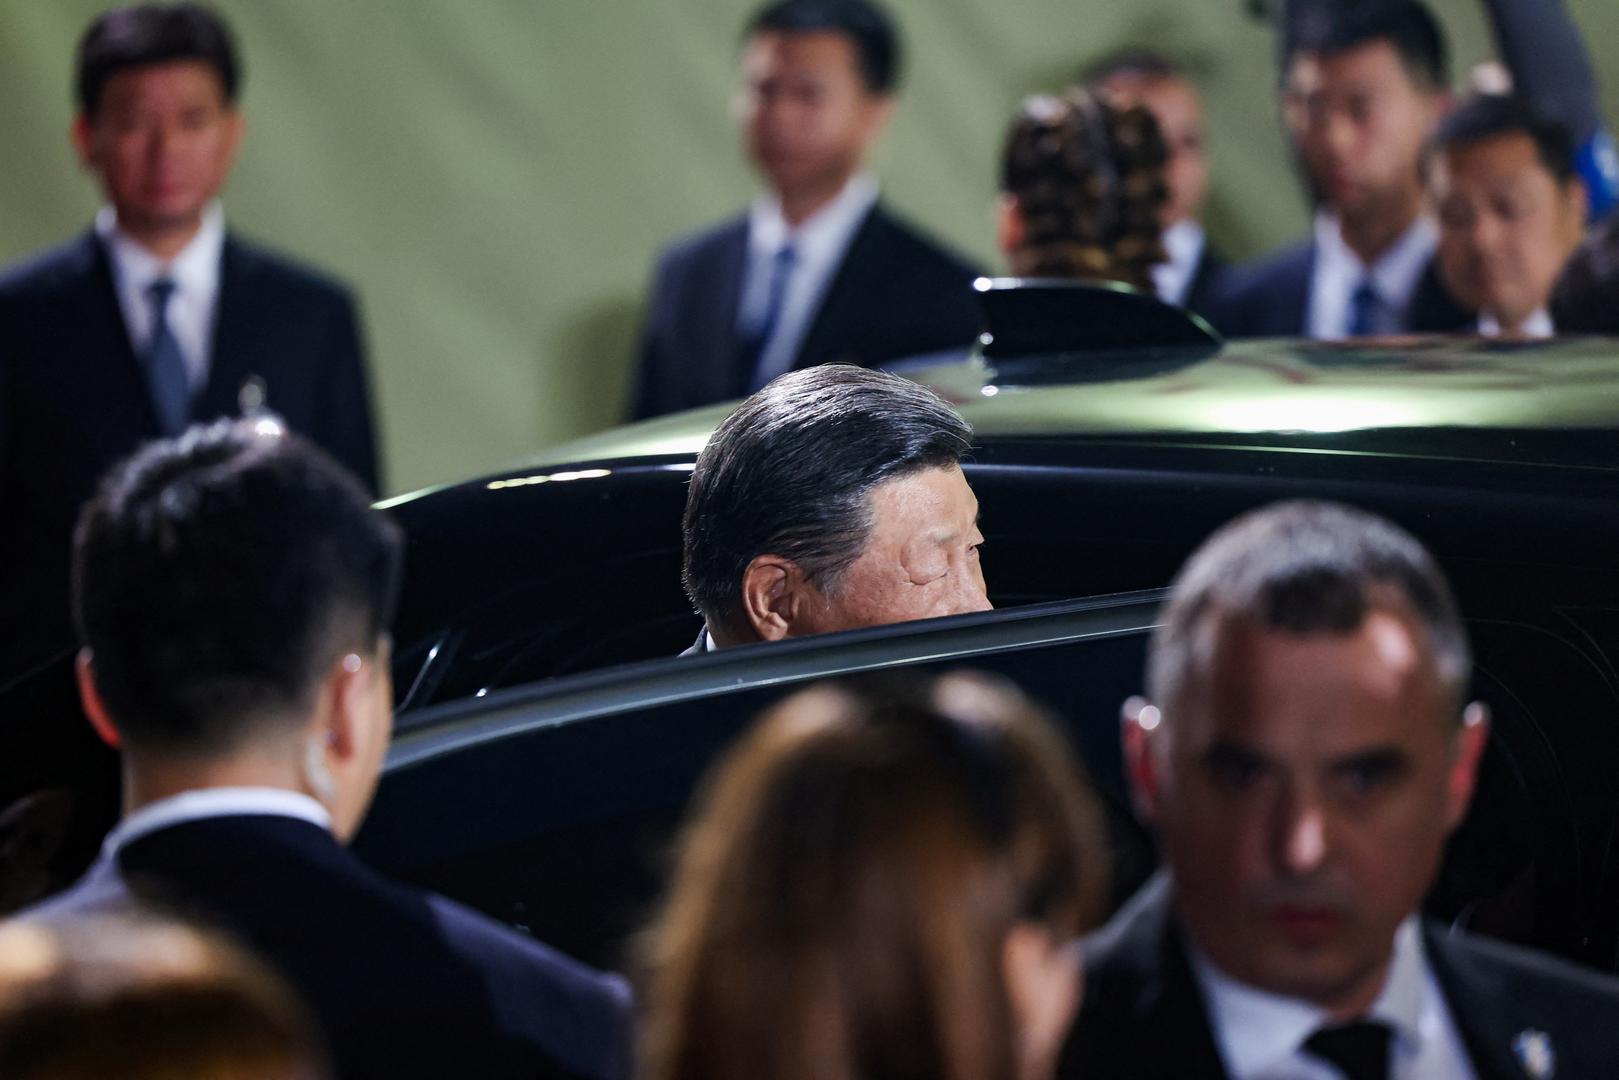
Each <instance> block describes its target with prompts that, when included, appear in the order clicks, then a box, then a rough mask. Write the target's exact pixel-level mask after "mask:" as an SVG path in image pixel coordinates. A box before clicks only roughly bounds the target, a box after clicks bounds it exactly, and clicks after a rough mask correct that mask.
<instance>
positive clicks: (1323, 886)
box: [1059, 502, 1619, 1080]
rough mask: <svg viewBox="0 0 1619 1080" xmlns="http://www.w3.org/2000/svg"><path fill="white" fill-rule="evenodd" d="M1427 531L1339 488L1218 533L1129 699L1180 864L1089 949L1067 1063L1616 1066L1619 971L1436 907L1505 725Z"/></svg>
mask: <svg viewBox="0 0 1619 1080" xmlns="http://www.w3.org/2000/svg"><path fill="white" fill-rule="evenodd" d="M1470 666H1471V664H1470V660H1469V656H1468V647H1467V639H1466V634H1465V632H1464V630H1463V627H1462V622H1461V618H1460V616H1459V615H1458V613H1457V610H1456V605H1455V603H1454V601H1453V600H1452V599H1451V595H1450V589H1449V587H1448V586H1447V585H1446V583H1445V580H1444V577H1443V575H1442V574H1441V573H1440V572H1439V568H1438V567H1437V565H1435V563H1434V560H1433V559H1432V557H1431V556H1430V555H1429V554H1428V553H1427V552H1426V551H1424V550H1423V548H1422V545H1421V544H1419V543H1418V542H1417V541H1416V540H1415V539H1414V538H1413V537H1411V536H1410V535H1409V534H1407V533H1406V532H1404V531H1403V530H1401V529H1399V528H1397V527H1396V526H1394V525H1392V524H1390V523H1389V522H1387V521H1383V520H1382V519H1380V518H1376V517H1373V516H1372V515H1370V514H1367V513H1364V512H1362V511H1359V510H1355V509H1352V508H1350V507H1347V506H1338V505H1334V504H1331V503H1322V502H1293V503H1282V504H1279V505H1276V506H1271V507H1267V508H1265V509H1262V510H1257V511H1254V512H1252V513H1250V514H1246V515H1244V516H1243V517H1240V518H1238V519H1237V520H1236V521H1234V522H1232V523H1230V524H1229V525H1227V526H1225V527H1224V528H1222V529H1220V530H1219V531H1218V532H1216V533H1215V534H1214V536H1213V537H1211V538H1210V539H1209V540H1208V541H1207V542H1205V543H1204V544H1203V546H1202V547H1201V548H1199V549H1198V551H1197V552H1196V553H1195V554H1194V555H1193V556H1192V558H1191V559H1190V560H1189V561H1188V562H1187V564H1186V566H1185V568H1184V569H1183V570H1182V571H1181V573H1180V575H1179V576H1178V577H1177V578H1176V580H1175V584H1174V586H1173V588H1172V589H1171V594H1170V599H1169V601H1168V604H1167V606H1166V607H1165V610H1164V613H1163V620H1162V624H1161V625H1160V626H1159V627H1158V629H1157V631H1156V632H1155V633H1154V635H1153V639H1152V644H1151V646H1150V649H1149V655H1148V675H1147V682H1148V687H1149V690H1150V692H1151V694H1152V695H1153V700H1152V701H1151V702H1148V701H1146V700H1144V699H1142V698H1132V699H1131V700H1130V701H1129V702H1127V703H1126V705H1125V709H1124V729H1123V743H1124V748H1125V760H1126V765H1127V772H1128V774H1129V777H1130V784H1131V787H1132V789H1133V793H1134V795H1135V800H1136V806H1137V810H1138V812H1139V813H1140V814H1141V816H1142V817H1143V818H1144V819H1145V820H1146V821H1147V822H1149V823H1150V824H1152V825H1153V826H1154V827H1155V828H1156V829H1157V832H1158V838H1159V847H1160V852H1161V854H1162V856H1163V862H1164V867H1165V869H1164V871H1163V872H1162V873H1160V874H1158V875H1157V876H1155V877H1154V878H1153V879H1152V880H1151V881H1149V882H1148V884H1147V885H1146V886H1145V887H1144V888H1143V889H1142V890H1141V892H1140V893H1138V894H1137V895H1136V897H1135V898H1133V899H1132V900H1131V901H1130V902H1129V903H1128V904H1127V905H1126V906H1125V907H1124V909H1123V910H1122V911H1120V913H1119V914H1118V915H1116V916H1115V917H1114V918H1113V920H1112V921H1111V922H1109V923H1108V925H1107V926H1106V927H1105V928H1103V929H1102V930H1101V931H1100V932H1098V933H1097V934H1096V935H1095V936H1093V937H1092V938H1090V939H1088V940H1087V941H1086V943H1085V948H1084V965H1085V1003H1084V1006H1083V1011H1082V1013H1081V1015H1080V1018H1079V1020H1078V1022H1077V1023H1076V1024H1075V1026H1074V1029H1073V1032H1072V1033H1071V1035H1070V1038H1069V1041H1068V1045H1067V1046H1066V1048H1065V1050H1064V1054H1063V1065H1062V1068H1061V1070H1060V1073H1059V1075H1061V1076H1064V1077H1068V1076H1073V1077H1094V1076H1109V1077H1114V1076H1118V1077H1124V1076H1128V1077H1133V1078H1137V1080H1147V1078H1157V1080H1170V1078H1171V1077H1174V1078H1180V1077H1187V1076H1196V1077H1229V1078H1230V1080H1264V1078H1276V1077H1288V1078H1290V1080H1340V1078H1348V1080H1414V1078H1419V1077H1420V1078H1423V1080H1428V1078H1431V1077H1446V1078H1472V1077H1477V1078H1489V1077H1507V1076H1529V1077H1542V1078H1544V1077H1550V1076H1553V1075H1556V1076H1605V1075H1609V1074H1610V1073H1611V1072H1612V1066H1613V1062H1614V1061H1619V1039H1616V1038H1615V1037H1614V1035H1613V1034H1612V1033H1611V1032H1612V1025H1608V1024H1604V1023H1602V1022H1601V1021H1600V1020H1599V1019H1598V1018H1599V1017H1604V1016H1612V1015H1616V1012H1615V1010H1616V1009H1619V983H1616V982H1615V981H1614V980H1613V979H1611V978H1609V977H1606V976H1600V975H1597V974H1596V973H1594V972H1587V971H1582V970H1578V969H1575V968H1573V967H1571V966H1569V965H1567V964H1564V963H1562V962H1560V961H1554V960H1551V959H1549V958H1546V957H1540V956H1536V955H1534V954H1532V953H1529V952H1526V951H1523V950H1518V949H1512V948H1508V947H1506V946H1504V945H1499V944H1492V943H1488V942H1485V941H1483V940H1477V939H1473V938H1471V937H1469V936H1467V935H1465V934H1461V933H1449V934H1444V933H1441V932H1440V930H1439V928H1437V927H1435V926H1432V925H1426V924H1424V922H1423V921H1422V919H1421V918H1420V916H1419V915H1418V914H1417V912H1418V910H1419V909H1420V907H1421V904H1422V899H1423V896H1424V895H1425V894H1426V892H1427V891H1428V889H1429V886H1430V885H1431V884H1432V883H1433V879H1434V877H1435V875H1436V874H1437V872H1438V869H1439V863H1440V859H1441V857H1442V855H1443V852H1444V847H1445V841H1446V839H1447V838H1448V837H1449V835H1450V833H1451V832H1452V830H1454V829H1455V828H1456V827H1457V826H1458V825H1459V824H1460V823H1461V821H1462V818H1463V816H1464V815H1465V814H1466V812H1467V807H1468V803H1469V801H1470V799H1471V797H1472V793H1473V785H1474V778H1475V776H1476V774H1477V769H1478V762H1479V758H1480V756H1481V755H1482V753H1483V750H1484V745H1485V739H1486V734H1487V731H1488V728H1489V720H1488V716H1487V713H1486V710H1485V708H1484V706H1483V705H1481V704H1478V703H1474V704H1471V705H1464V704H1463V703H1464V702H1465V701H1466V697H1465V694H1466V690H1467V682H1468V677H1469V669H1470Z"/></svg>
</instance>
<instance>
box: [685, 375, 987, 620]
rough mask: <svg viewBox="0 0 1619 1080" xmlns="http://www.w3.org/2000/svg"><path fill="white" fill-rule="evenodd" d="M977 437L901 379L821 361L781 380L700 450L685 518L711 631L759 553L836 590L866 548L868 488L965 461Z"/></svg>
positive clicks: (691, 568) (731, 610)
mask: <svg viewBox="0 0 1619 1080" xmlns="http://www.w3.org/2000/svg"><path fill="white" fill-rule="evenodd" d="M971 440H972V428H971V427H969V426H968V424H967V422H966V421H965V420H963V419H962V418H961V417H960V416H959V415H958V414H957V413H956V411H955V410H954V409H952V408H951V407H950V406H949V405H946V404H945V403H944V401H942V400H941V399H940V398H939V396H938V395H937V394H935V393H934V392H933V391H931V390H929V389H927V388H926V387H923V386H920V385H918V384H916V383H913V382H911V381H909V380H908V379H902V378H900V377H899V376H897V375H890V374H888V373H886V372H881V371H869V370H867V369H865V368H858V367H853V366H851V365H848V364H825V365H821V366H819V367H812V368H805V369H804V370H802V371H794V372H790V373H788V374H786V375H783V376H781V377H780V378H778V379H776V380H774V381H773V382H771V383H770V385H768V386H766V387H765V388H764V389H763V390H760V391H759V392H758V393H756V394H754V395H753V396H752V397H750V398H748V399H747V400H746V401H744V402H743V403H742V404H741V406H739V407H738V408H737V410H736V412H734V413H732V414H731V415H730V416H729V417H728V418H727V419H726V420H725V422H724V423H722V424H721V425H720V426H719V429H718V430H716V431H715V432H714V435H713V437H712V438H710V439H709V441H708V445H707V446H705V447H703V451H702V453H700V454H699V455H698V456H697V466H696V469H695V470H694V471H693V472H692V477H691V487H690V489H689V490H688V492H687V495H686V514H685V519H684V533H685V572H684V577H685V582H686V593H687V595H688V596H690V597H691V600H692V603H693V604H695V605H696V607H697V609H698V611H700V612H701V613H702V615H703V617H704V618H705V619H707V620H708V623H709V625H710V626H711V627H713V626H723V625H725V624H726V623H728V622H729V621H730V620H731V619H732V618H733V617H734V616H735V615H736V613H737V611H738V609H739V606H740V600H741V593H742V574H743V571H745V570H746V569H747V568H748V564H749V563H750V562H752V561H753V560H754V558H756V557H757V556H759V555H764V554H772V555H779V556H781V557H782V558H784V559H791V560H792V561H793V562H795V563H797V564H798V566H799V567H800V568H801V569H802V570H803V571H804V572H805V573H806V574H807V575H808V576H809V578H810V580H811V581H813V582H815V584H816V586H817V587H818V588H820V589H821V590H823V591H832V590H834V589H836V587H837V582H838V577H839V575H840V574H841V573H842V572H843V571H844V570H846V569H847V568H848V567H849V565H850V564H851V563H853V562H854V561H855V560H856V559H858V558H859V557H860V553H861V552H862V551H863V550H865V546H866V540H867V538H868V536H869V534H870V531H871V500H870V496H871V492H872V490H873V489H874V488H876V487H877V486H878V485H880V484H883V483H885V482H887V481H889V480H893V479H896V478H898V477H901V476H907V475H910V474H912V473H916V472H920V471H922V470H924V469H930V468H944V467H948V466H951V465H956V464H959V463H960V461H961V458H962V456H963V455H964V454H965V453H966V452H967V450H968V448H969V446H970V445H971Z"/></svg>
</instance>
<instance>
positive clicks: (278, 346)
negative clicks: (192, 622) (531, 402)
mask: <svg viewBox="0 0 1619 1080" xmlns="http://www.w3.org/2000/svg"><path fill="white" fill-rule="evenodd" d="M237 83H238V66H237V60H236V53H235V50H234V47H233V45H232V43H231V41H230V38H229V36H228V32H227V30H226V28H225V27H224V25H223V24H222V23H220V22H219V20H218V19H217V17H216V16H214V15H212V14H211V13H209V12H207V11H205V10H202V9H200V8H196V7H193V6H190V5H179V6H172V7H171V6H156V5H144V6H137V7H132V8H124V9H120V10H118V11H114V12H111V13H108V14H106V15H104V16H102V17H101V18H99V19H98V20H96V22H95V23H94V24H93V25H92V26H91V27H90V29H89V30H88V31H87V32H86V34H85V37H84V39H83V41H82V42H81V44H80V48H79V63H78V97H79V114H78V117H77V119H76V120H75V122H74V126H73V139H74V143H75V146H76V147H77V149H78V152H79V155H80V157H81V159H82V161H83V162H84V164H85V165H86V167H87V168H89V169H91V170H93V171H94V172H95V173H96V174H97V176H98V178H99V180H100V181H101V186H102V188H103V190H104V192H105V194H106V197H107V201H108V205H107V206H106V207H105V208H104V209H103V210H102V211H101V213H100V214H99V215H98V217H97V219H96V223H95V227H94V228H93V229H91V230H89V231H88V232H86V233H85V234H84V235H82V236H80V237H78V238H76V239H74V240H72V241H70V242H68V243H67V244H65V245H63V246H61V247H59V248H56V249H54V250H52V251H48V252H45V253H43V254H41V255H38V256H35V257H33V258H31V259H29V260H27V261H25V262H23V263H22V264H20V265H18V266H15V267H12V268H10V269H9V270H6V271H3V272H0V506H4V507H5V513H4V514H3V515H0V601H3V603H4V606H5V608H6V610H7V611H8V613H10V614H11V617H10V618H8V619H7V620H5V622H6V626H5V629H4V630H3V631H0V682H4V681H5V679H6V678H7V677H9V676H11V675H14V674H16V673H17V671H18V670H20V669H21V668H22V667H24V666H26V665H27V664H28V663H30V662H32V661H34V660H37V659H40V658H43V657H44V656H47V655H50V654H51V653H52V652H55V651H58V650H60V649H63V648H66V647H68V646H69V645H70V644H71V636H70V634H69V627H68V620H67V560H68V545H69V533H70V530H71V528H72V523H73V518H74V515H75V513H76V512H77V510H78V508H79V506H80V504H81V503H82V502H83V501H84V500H85V499H86V498H87V497H88V496H89V494H90V491H91V488H92V486H93V484H94V483H95V480H96V478H97V477H98V476H99V475H101V473H103V472H104V471H105V470H106V469H107V468H108V467H109V466H110V465H111V464H112V463H113V462H115V461H117V460H118V459H119V458H121V457H123V456H124V455H126V454H128V453H129V452H130V451H131V450H133V449H134V448H135V447H136V446H137V445H139V444H140V443H141V442H143V441H145V440H147V439H152V438H157V437H159V436H162V435H165V434H170V435H172V434H175V433H178V432H179V431H180V430H182V429H183V428H184V427H185V425H186V424H187V423H189V422H190V421H192V420H205V419H209V418H212V417H217V416H223V415H235V414H237V413H239V412H241V411H244V410H247V411H254V410H269V411H271V412H273V413H275V414H276V415H278V416H280V417H281V418H282V419H283V420H284V421H285V422H286V423H288V424H289V425H290V426H291V427H292V428H293V429H294V430H296V431H299V432H302V433H304V434H305V435H307V436H308V437H310V438H311V439H314V440H315V441H316V442H317V443H319V444H320V445H322V446H324V447H325V448H327V449H328V450H329V451H330V452H331V453H333V454H334V455H335V456H337V457H338V458H339V460H341V461H342V462H343V463H344V464H346V465H347V466H348V467H349V468H351V469H353V470H354V471H355V472H356V473H357V474H358V475H359V476H360V477H361V479H362V480H363V481H364V482H365V483H366V485H367V486H368V487H370V488H371V489H372V490H375V488H376V486H377V481H378V476H377V460H376V447H375V439H374V435H373V430H372V420H371V403H370V395H369V392H368V389H367V384H366V374H365V365H364V361H363V355H362V348H361V343H360V333H359V329H358V324H357V320H356V318H355V311H354V303H353V300H352V297H351V296H350V294H349V293H348V291H347V290H346V289H344V288H343V287H342V286H340V285H338V284H336V283H334V282H332V281H331V280H329V279H327V278H325V277H324V276H322V275H320V274H317V273H315V272H312V271H310V270H308V269H306V268H303V267H300V266H298V265H296V264H294V263H292V262H290V261H287V260H285V259H283V258H281V257H279V256H276V255H274V254H271V253H270V252H267V251H265V250H262V249H260V248H258V247H255V246H252V245H250V244H248V243H246V242H244V241H242V240H241V239H239V238H237V237H236V236H235V235H233V234H231V233H230V232H229V231H228V230H227V229H226V227H225V224H224V217H223V213H222V212H221V210H220V208H219V205H218V203H217V201H216V200H215V197H216V195H217V194H218V192H219V190H220V188H221V186H222V185H223V184H224V182H225V179H226V177H227V175H228V173H229V170H230V166H231V162H232V160H233V159H234V156H235V152H236V147H237V144H238V142H239V139H240V136H241V130H242V119H241V116H240V115H239V114H238V113H237V111H236V108H235V104H234V102H235V98H236V92H237Z"/></svg>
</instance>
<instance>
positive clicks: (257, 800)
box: [102, 787, 332, 856]
mask: <svg viewBox="0 0 1619 1080" xmlns="http://www.w3.org/2000/svg"><path fill="white" fill-rule="evenodd" d="M267 814H268V815H272V816H275V817H289V818H298V819H299V820H301V821H307V822H309V823H310V824H311V825H318V826H320V827H321V828H322V829H325V830H327V831H328V832H330V831H331V828H332V815H331V814H330V813H328V812H327V810H326V808H325V807H324V806H322V805H321V804H320V803H318V802H316V801H315V800H314V799H312V798H310V797H309V796H308V795H305V794H303V793H301V792H297V791H288V790H286V789H285V788H261V787H220V788H198V789H196V790H195V791H182V792H180V794H178V795H170V796H169V797H168V798H166V799H159V800H158V801H157V802H153V803H147V804H146V805H145V806H143V807H141V808H140V809H138V810H136V811H135V812H134V813H132V814H130V815H129V816H127V817H125V818H124V820H123V821H121V822H119V823H118V826H117V828H115V829H113V830H112V832H110V833H108V834H107V839H106V840H105V841H104V842H103V844H102V850H103V851H104V852H105V853H106V854H107V855H109V856H112V855H116V854H117V853H118V851H119V849H120V848H122V847H124V845H126V844H129V843H132V842H133V841H135V840H138V839H140V838H141V837H143V836H146V835H148V834H150V833H155V832H157V831H159V830H161V829H167V828H169V827H170V826H173V825H180V824H182V823H184V822H188V821H200V820H201V819H203V818H215V817H240V816H243V815H255V816H263V815H267Z"/></svg>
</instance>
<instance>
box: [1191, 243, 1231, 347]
mask: <svg viewBox="0 0 1619 1080" xmlns="http://www.w3.org/2000/svg"><path fill="white" fill-rule="evenodd" d="M1230 270H1231V264H1230V262H1229V261H1227V259H1226V257H1225V256H1224V255H1222V254H1221V253H1220V252H1218V251H1216V250H1214V247H1213V246H1212V245H1211V244H1210V243H1209V242H1208V240H1207V239H1205V240H1204V241H1203V253H1202V254H1201V255H1199V256H1198V257H1197V268H1196V269H1195V270H1193V271H1192V284H1191V287H1190V288H1188V289H1187V290H1186V303H1185V305H1184V306H1185V307H1186V309H1187V310H1188V311H1195V312H1197V314H1199V315H1202V316H1203V317H1204V318H1205V319H1208V320H1209V321H1210V323H1211V324H1212V323H1213V318H1212V316H1210V315H1209V312H1210V311H1211V310H1212V309H1213V308H1214V306H1215V304H1216V302H1217V301H1218V299H1219V297H1220V294H1221V292H1222V290H1223V289H1224V288H1225V279H1226V275H1227V274H1228V273H1229V272H1230ZM1215 329H1216V330H1219V329H1221V327H1219V326H1215Z"/></svg>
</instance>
